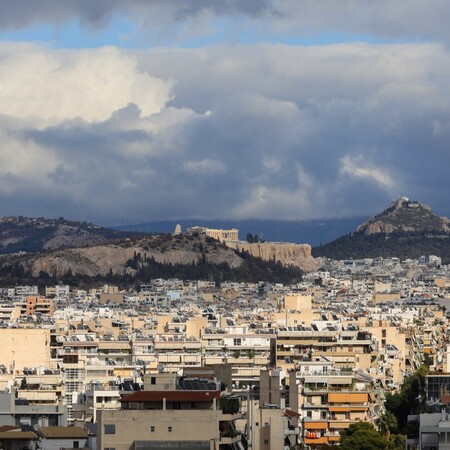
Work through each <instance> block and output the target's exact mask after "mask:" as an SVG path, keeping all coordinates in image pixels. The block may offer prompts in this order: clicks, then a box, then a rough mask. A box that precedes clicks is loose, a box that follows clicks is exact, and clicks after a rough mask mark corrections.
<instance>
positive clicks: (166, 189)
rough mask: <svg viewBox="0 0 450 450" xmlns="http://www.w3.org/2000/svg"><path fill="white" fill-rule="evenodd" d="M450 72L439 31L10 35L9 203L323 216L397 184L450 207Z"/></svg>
mask: <svg viewBox="0 0 450 450" xmlns="http://www.w3.org/2000/svg"><path fill="white" fill-rule="evenodd" d="M36 64H37V65H38V67H37V68H36V67H35V66H36ZM431 69H432V70H431ZM449 77H450V54H449V52H448V51H447V49H446V48H445V47H443V46H439V45H436V44H428V45H424V44H420V45H412V44H410V45H394V46H391V45H383V46H381V45H367V44H364V45H362V44H347V45H338V46H324V47H315V48H308V47H293V46H282V45H259V46H230V47H227V46H219V47H210V48H204V49H200V50H199V49H197V50H194V49H150V50H146V51H135V52H132V51H119V50H117V49H111V48H106V49H98V50H83V51H75V50H74V51H55V50H51V49H47V48H44V47H38V46H27V45H19V44H17V45H13V44H0V202H1V204H2V208H3V209H2V213H3V214H4V215H7V214H24V215H52V216H54V215H56V214H58V213H59V210H60V209H61V213H62V214H64V215H66V216H69V215H70V214H71V215H72V217H73V218H78V219H87V220H93V221H96V222H99V223H103V224H108V223H109V224H111V223H124V222H125V221H127V222H128V223H130V222H139V221H145V220H150V219H165V218H183V217H204V218H228V219H229V218H231V219H232V218H246V217H259V218H263V217H265V218H278V219H308V218H317V217H322V218H325V217H336V216H341V217H342V216H348V215H355V214H365V213H367V214H369V213H372V212H375V211H377V210H379V209H380V208H382V207H383V206H385V205H386V204H387V203H389V200H391V199H392V197H395V196H397V195H408V196H409V197H412V198H417V199H419V200H423V201H425V202H426V203H431V205H432V207H434V208H435V209H437V210H438V211H439V212H440V213H442V214H444V213H448V210H447V209H446V208H448V206H447V204H448V201H447V193H448V191H449V189H450V180H449V178H448V174H447V167H449V165H450V154H449V152H448V141H449V129H450V126H449V120H448V117H450V106H449V105H450V91H449V88H448V81H447V80H448V78H449ZM10 78H14V80H10ZM64 80H67V82H65V81H64ZM167 80H171V81H167ZM5 86H7V88H6V87H5ZM12 91H14V92H15V94H17V95H13V94H14V92H12ZM116 94H117V95H116ZM14 99H15V100H16V103H15V102H14Z"/></svg>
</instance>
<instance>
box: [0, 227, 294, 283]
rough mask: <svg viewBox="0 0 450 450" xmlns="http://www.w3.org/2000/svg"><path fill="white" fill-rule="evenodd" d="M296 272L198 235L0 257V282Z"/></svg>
mask: <svg viewBox="0 0 450 450" xmlns="http://www.w3.org/2000/svg"><path fill="white" fill-rule="evenodd" d="M301 275H302V272H301V270H300V269H299V268H298V267H284V266H283V265H282V264H281V263H280V262H274V261H268V262H267V261H262V260H261V259H260V258H254V257H252V256H250V255H249V254H248V253H246V252H239V251H236V250H233V249H230V248H228V247H226V246H225V245H223V244H221V243H220V242H218V241H216V240H215V239H212V238H209V237H207V236H203V235H198V236H185V235H180V236H172V235H169V234H163V235H146V236H139V237H133V238H125V239H119V240H115V241H109V242H106V243H103V244H97V245H91V246H85V247H77V248H67V249H58V250H55V251H48V252H40V253H36V254H26V255H10V256H3V257H2V258H1V259H0V280H1V283H3V284H9V285H10V284H12V283H14V282H20V283H24V282H25V281H30V282H31V281H32V282H37V283H38V284H49V283H54V282H58V281H63V282H65V283H68V284H72V285H92V284H95V283H96V284H98V283H99V282H102V281H104V282H114V283H116V284H119V285H122V286H125V285H132V284H136V283H139V282H146V281H148V280H150V279H151V278H160V277H161V278H172V277H176V278H182V279H214V280H215V281H216V282H218V283H220V281H223V280H234V281H263V280H267V281H272V282H283V283H291V282H292V283H294V282H298V281H300V280H301Z"/></svg>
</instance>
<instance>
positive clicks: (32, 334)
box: [0, 328, 50, 373]
mask: <svg viewBox="0 0 450 450" xmlns="http://www.w3.org/2000/svg"><path fill="white" fill-rule="evenodd" d="M0 341H1V343H2V345H0V362H1V363H2V364H4V365H5V366H6V368H7V370H8V371H9V372H10V373H15V371H21V370H22V369H23V368H24V367H50V330H48V329H42V328H2V329H0Z"/></svg>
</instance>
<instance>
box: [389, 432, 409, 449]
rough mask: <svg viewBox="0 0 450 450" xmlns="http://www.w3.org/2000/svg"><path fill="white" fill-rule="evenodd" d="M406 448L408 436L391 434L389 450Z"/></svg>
mask: <svg viewBox="0 0 450 450" xmlns="http://www.w3.org/2000/svg"><path fill="white" fill-rule="evenodd" d="M405 447H406V436H404V435H403V434H391V436H390V437H389V441H388V449H389V450H404V448H405Z"/></svg>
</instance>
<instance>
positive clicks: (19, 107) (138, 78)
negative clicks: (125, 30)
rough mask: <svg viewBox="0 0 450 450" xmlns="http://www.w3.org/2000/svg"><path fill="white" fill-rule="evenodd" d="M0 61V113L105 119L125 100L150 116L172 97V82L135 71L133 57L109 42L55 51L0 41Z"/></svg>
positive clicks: (36, 117)
mask: <svg viewBox="0 0 450 450" xmlns="http://www.w3.org/2000/svg"><path fill="white" fill-rule="evenodd" d="M17 50H19V51H17ZM0 61H1V70H0V114H5V115H10V116H13V117H16V118H22V119H32V120H34V121H36V122H44V123H46V124H49V123H52V122H53V123H55V122H62V121H64V120H68V119H74V118H77V117H79V118H81V119H83V120H86V121H89V122H92V121H104V120H106V119H108V118H109V117H110V116H111V114H112V113H113V112H114V111H116V110H118V109H120V108H123V107H125V106H127V104H129V103H134V104H135V105H137V106H138V107H139V109H140V111H141V113H142V115H143V116H149V115H151V114H154V113H157V112H159V111H160V110H161V109H162V108H163V107H164V106H165V105H166V103H167V102H168V101H169V100H170V98H171V90H172V84H171V82H169V81H164V80H161V79H157V78H154V77H151V76H150V75H149V74H147V73H145V72H143V71H140V70H138V69H137V67H136V61H135V59H134V58H133V57H131V56H128V55H126V54H125V53H123V52H120V51H119V50H117V49H115V48H112V47H105V48H100V49H94V50H81V51H72V52H71V51H64V52H63V51H59V52H58V51H49V50H48V49H45V48H40V47H36V46H30V47H23V46H18V47H15V46H11V45H2V46H0Z"/></svg>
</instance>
